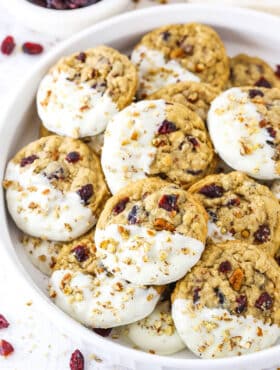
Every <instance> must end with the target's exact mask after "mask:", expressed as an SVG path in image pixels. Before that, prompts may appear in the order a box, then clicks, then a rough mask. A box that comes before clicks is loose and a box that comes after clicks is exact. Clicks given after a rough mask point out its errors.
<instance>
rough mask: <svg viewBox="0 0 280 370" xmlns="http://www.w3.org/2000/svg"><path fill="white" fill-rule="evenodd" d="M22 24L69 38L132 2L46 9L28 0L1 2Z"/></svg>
mask: <svg viewBox="0 0 280 370" xmlns="http://www.w3.org/2000/svg"><path fill="white" fill-rule="evenodd" d="M0 2H1V3H3V6H5V7H6V8H7V9H8V11H9V12H10V13H11V14H13V15H14V16H15V17H16V18H17V19H18V20H19V21H20V22H21V23H23V24H24V25H25V26H26V27H29V28H31V29H33V30H35V31H38V32H42V33H46V34H49V35H51V36H55V37H57V38H64V37H67V36H70V35H72V34H74V33H76V32H78V31H80V30H82V29H83V28H86V27H89V26H91V25H93V24H94V23H96V22H99V21H101V20H103V19H105V18H109V17H112V16H113V15H116V14H118V13H120V12H122V11H124V10H126V9H127V8H128V5H129V3H130V0H101V1H100V2H98V3H96V4H93V5H89V6H86V7H84V8H79V9H71V10H56V9H47V8H43V7H41V6H38V5H34V4H33V3H31V2H29V1H27V0H8V1H0Z"/></svg>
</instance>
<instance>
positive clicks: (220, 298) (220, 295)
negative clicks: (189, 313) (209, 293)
mask: <svg viewBox="0 0 280 370" xmlns="http://www.w3.org/2000/svg"><path fill="white" fill-rule="evenodd" d="M214 292H215V294H216V296H217V297H218V302H219V304H224V303H225V296H224V295H223V293H222V292H221V291H220V289H219V288H218V287H216V288H214Z"/></svg>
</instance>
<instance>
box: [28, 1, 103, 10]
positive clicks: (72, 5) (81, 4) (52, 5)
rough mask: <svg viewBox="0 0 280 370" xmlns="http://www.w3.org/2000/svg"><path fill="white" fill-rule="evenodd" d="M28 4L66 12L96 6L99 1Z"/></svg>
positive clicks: (36, 2)
mask: <svg viewBox="0 0 280 370" xmlns="http://www.w3.org/2000/svg"><path fill="white" fill-rule="evenodd" d="M28 1H29V2H31V3H33V4H36V5H40V6H43V7H45V8H50V9H56V10H66V9H78V8H82V7H85V6H89V5H92V4H96V3H98V2H99V1H101V0H28Z"/></svg>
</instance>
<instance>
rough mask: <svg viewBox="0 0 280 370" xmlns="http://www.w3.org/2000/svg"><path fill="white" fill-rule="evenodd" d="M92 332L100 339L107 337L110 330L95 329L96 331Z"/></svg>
mask: <svg viewBox="0 0 280 370" xmlns="http://www.w3.org/2000/svg"><path fill="white" fill-rule="evenodd" d="M93 331H94V332H95V333H96V334H98V335H101V337H109V335H110V334H111V331H112V329H111V328H109V329H99V328H96V329H93Z"/></svg>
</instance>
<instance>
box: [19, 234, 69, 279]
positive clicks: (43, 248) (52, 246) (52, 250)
mask: <svg viewBox="0 0 280 370" xmlns="http://www.w3.org/2000/svg"><path fill="white" fill-rule="evenodd" d="M22 245H23V247H24V249H25V251H26V253H27V255H28V257H29V259H30V261H31V262H32V264H33V265H34V266H35V267H37V269H38V270H40V271H41V272H42V273H43V274H45V275H47V276H50V275H51V274H52V267H53V266H54V264H55V262H56V260H57V256H58V254H59V252H60V250H61V248H62V244H59V243H56V242H51V241H49V240H41V239H37V238H32V237H30V236H28V235H24V238H23V242H22Z"/></svg>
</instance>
